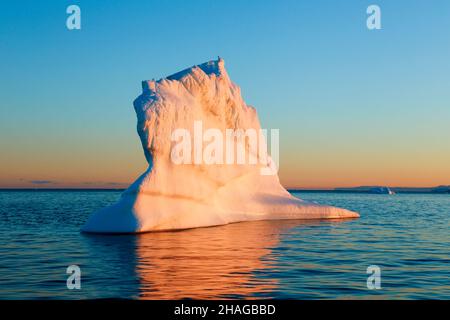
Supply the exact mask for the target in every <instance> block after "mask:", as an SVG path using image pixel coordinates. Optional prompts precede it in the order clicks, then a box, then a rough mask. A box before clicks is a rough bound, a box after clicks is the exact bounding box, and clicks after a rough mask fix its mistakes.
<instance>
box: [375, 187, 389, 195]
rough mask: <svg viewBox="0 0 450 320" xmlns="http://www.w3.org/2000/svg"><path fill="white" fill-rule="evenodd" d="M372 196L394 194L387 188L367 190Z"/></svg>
mask: <svg viewBox="0 0 450 320" xmlns="http://www.w3.org/2000/svg"><path fill="white" fill-rule="evenodd" d="M369 193H372V194H395V192H394V191H392V190H391V189H390V188H389V187H376V188H372V189H370V190H369Z"/></svg>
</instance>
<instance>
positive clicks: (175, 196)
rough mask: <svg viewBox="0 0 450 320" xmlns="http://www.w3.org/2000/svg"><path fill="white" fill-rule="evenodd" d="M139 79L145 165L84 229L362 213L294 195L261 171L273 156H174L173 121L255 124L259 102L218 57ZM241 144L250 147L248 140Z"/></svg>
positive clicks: (133, 229) (176, 125)
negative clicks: (251, 100)
mask: <svg viewBox="0 0 450 320" xmlns="http://www.w3.org/2000/svg"><path fill="white" fill-rule="evenodd" d="M142 87H143V92H142V94H141V95H140V96H139V97H138V98H137V99H136V100H135V101H134V108H135V110H136V114H137V119H138V123H137V131H138V133H139V136H140V138H141V142H142V146H143V149H144V154H145V157H146V159H147V161H148V164H149V166H148V169H147V171H146V172H145V173H144V174H142V175H141V176H140V177H139V178H138V179H137V180H136V181H135V182H134V183H133V184H132V185H131V186H130V187H129V188H128V189H127V190H126V191H124V192H123V194H122V196H121V198H120V200H119V201H118V202H117V203H115V204H113V205H112V206H109V207H107V208H104V209H101V210H100V211H98V212H95V213H94V214H92V215H91V217H90V218H89V220H88V221H87V223H86V224H85V225H84V226H83V228H82V231H84V232H96V233H137V232H147V231H157V230H175V229H187V228H196V227H206V226H215V225H222V224H227V223H233V222H240V221H252V220H276V219H339V218H355V217H359V215H358V214H357V213H355V212H352V211H349V210H346V209H341V208H336V207H332V206H326V205H319V204H316V203H311V202H307V201H303V200H300V199H298V198H295V197H293V196H292V195H291V194H290V193H289V192H287V191H286V190H285V189H284V188H283V186H282V185H281V184H280V182H279V179H278V176H277V174H275V175H264V174H261V172H262V171H261V169H264V167H269V166H270V165H271V164H273V162H271V159H270V157H269V161H267V162H266V163H261V162H260V161H258V163H257V164H249V163H246V164H234V165H231V164H227V163H225V164H206V163H190V164H189V163H181V164H179V163H174V161H173V158H172V157H171V152H172V151H173V147H174V142H173V140H172V137H173V136H172V135H173V132H174V131H175V130H177V129H180V128H184V129H187V130H189V131H190V132H193V131H194V129H193V128H194V126H195V123H199V122H201V125H202V129H203V130H206V129H209V128H215V130H217V129H218V130H220V131H221V132H225V131H226V130H227V129H233V130H238V129H244V130H245V129H249V128H252V129H256V130H259V129H260V124H259V120H258V116H257V113H256V110H255V109H254V108H253V107H251V106H248V105H247V104H246V103H245V102H244V101H243V99H242V97H241V93H240V88H239V87H238V86H237V85H235V84H234V83H233V82H231V80H230V79H229V77H228V74H227V72H226V70H225V68H224V61H223V59H221V58H219V59H218V60H214V61H209V62H206V63H204V64H201V65H198V66H194V67H192V68H188V69H186V70H183V71H181V72H178V73H176V74H174V75H172V76H169V77H167V78H164V79H161V80H158V81H153V80H152V81H143V82H142ZM193 135H195V132H193ZM245 148H246V149H245V150H247V151H248V152H250V153H251V152H252V150H250V147H249V146H248V145H247V141H246V144H245ZM193 152H197V151H195V150H194V151H193ZM194 157H195V155H194ZM266 169H267V168H266Z"/></svg>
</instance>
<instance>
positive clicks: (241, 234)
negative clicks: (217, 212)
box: [0, 191, 450, 299]
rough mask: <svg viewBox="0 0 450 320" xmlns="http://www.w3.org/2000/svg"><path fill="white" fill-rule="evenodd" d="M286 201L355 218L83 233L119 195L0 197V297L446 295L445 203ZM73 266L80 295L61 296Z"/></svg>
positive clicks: (361, 198)
mask: <svg viewBox="0 0 450 320" xmlns="http://www.w3.org/2000/svg"><path fill="white" fill-rule="evenodd" d="M295 195H296V196H299V197H301V198H303V199H306V200H313V201H317V202H321V203H325V204H330V205H336V206H342V207H345V208H348V209H351V210H354V211H358V212H360V213H361V218H360V219H356V220H350V221H348V220H347V221H309V222H305V221H270V222H245V223H237V224H231V225H227V226H220V227H212V228H201V229H192V230H185V231H179V232H159V233H147V234H142V235H136V236H133V235H121V236H100V235H86V234H81V233H80V232H79V228H80V227H81V225H82V224H83V223H84V222H85V221H86V219H87V217H88V215H89V214H90V213H91V212H93V211H94V210H97V209H99V208H101V207H104V206H106V205H108V204H111V203H113V202H114V201H116V200H117V199H118V197H119V196H120V192H111V191H83V192H81V191H77V192H73V191H72V192H70V191H67V192H47V191H45V192H44V191H33V192H24V191H19V192H17V191H0V299H35V298H38V299H80V298H111V297H114V298H133V299H140V298H143V299H178V298H206V299H208V298H219V299H227V298H248V299H255V298H281V299H285V298H288V299H336V298H339V299H449V298H450V250H449V248H450V237H449V227H450V196H449V195H413V194H399V195H395V196H386V195H365V194H332V193H301V194H295ZM73 264H75V265H78V266H80V268H81V272H82V274H81V289H80V290H69V289H67V287H66V279H67V276H68V275H67V274H66V268H67V266H69V265H73ZM369 265H377V266H379V267H380V268H381V287H382V288H381V289H380V290H368V289H367V284H366V283H367V282H366V281H367V277H368V275H367V273H366V271H367V267H368V266H369Z"/></svg>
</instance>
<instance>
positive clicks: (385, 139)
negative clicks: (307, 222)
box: [0, 0, 450, 188]
mask: <svg viewBox="0 0 450 320" xmlns="http://www.w3.org/2000/svg"><path fill="white" fill-rule="evenodd" d="M70 4H77V5H79V6H80V7H81V18H82V29H81V30H74V31H69V30H67V28H66V24H65V23H66V18H67V16H68V15H67V14H66V8H67V6H68V5H70ZM370 4H377V5H379V6H380V7H381V12H382V30H374V31H370V30H368V29H367V28H366V18H367V14H366V8H367V7H368V6H369V5H370ZM218 55H220V56H221V57H223V58H224V59H225V61H226V68H227V70H228V73H229V74H230V77H231V79H232V80H233V81H234V82H235V83H237V84H238V85H239V86H240V87H241V89H242V93H243V96H244V99H245V101H246V102H247V103H248V104H250V105H253V106H255V107H256V109H257V110H258V113H259V117H260V121H261V125H262V127H264V128H268V129H270V128H279V129H280V143H281V146H280V148H281V153H280V164H281V168H280V178H281V181H282V183H283V184H284V185H285V186H286V187H291V188H293V187H299V188H332V187H344V186H347V187H348V186H359V185H389V186H436V185H441V184H450V59H449V58H450V2H449V1H446V0H434V1H425V0H414V1H410V0H397V1H378V0H375V1H362V0H355V1H331V0H329V1H299V0H295V1H267V0H260V1H237V0H235V1H233V0H232V1H203V0H195V1H194V0H191V1H173V0H171V1H9V0H8V1H6V0H5V1H2V2H1V4H0V188H8V187H41V188H43V187H44V188H49V187H52V188H53V187H61V188H63V187H81V188H95V187H107V188H109V187H111V188H120V187H126V186H128V185H129V184H130V183H131V182H132V181H134V179H136V178H137V177H138V176H139V175H140V174H141V173H142V172H143V171H144V170H145V169H146V167H147V163H146V161H145V158H144V155H143V151H142V148H141V145H140V141H139V138H138V135H137V133H136V118H135V112H134V109H133V106H132V101H133V100H134V99H135V98H136V97H137V96H138V95H139V94H140V92H141V80H144V79H151V78H156V79H158V78H161V77H164V76H167V75H169V74H172V73H174V72H176V71H179V70H181V69H184V68H186V67H189V66H192V65H194V64H199V63H202V62H205V61H208V60H211V59H215V58H216V57H217V56H218Z"/></svg>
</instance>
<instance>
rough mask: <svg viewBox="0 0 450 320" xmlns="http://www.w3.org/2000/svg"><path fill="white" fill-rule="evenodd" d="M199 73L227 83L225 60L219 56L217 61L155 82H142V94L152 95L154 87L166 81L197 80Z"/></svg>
mask: <svg viewBox="0 0 450 320" xmlns="http://www.w3.org/2000/svg"><path fill="white" fill-rule="evenodd" d="M199 73H200V74H201V75H204V76H207V77H209V78H210V77H216V78H221V79H225V80H226V81H229V77H228V73H227V71H226V69H225V60H224V59H223V58H221V57H220V56H219V57H217V60H210V61H207V62H204V63H201V64H198V65H194V66H192V67H190V68H186V69H184V70H182V71H179V72H177V73H174V74H172V75H170V76H167V77H165V78H161V79H159V80H157V81H155V80H144V81H142V91H143V93H154V92H155V91H156V87H157V86H158V85H160V84H162V83H164V82H165V81H167V80H169V81H180V82H184V81H185V79H187V78H189V77H196V78H198V77H199Z"/></svg>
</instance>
